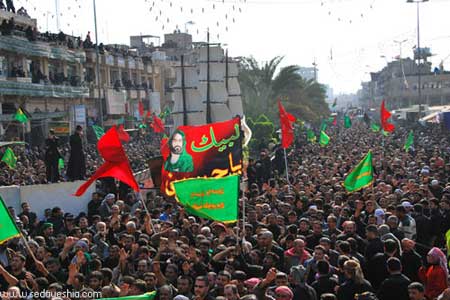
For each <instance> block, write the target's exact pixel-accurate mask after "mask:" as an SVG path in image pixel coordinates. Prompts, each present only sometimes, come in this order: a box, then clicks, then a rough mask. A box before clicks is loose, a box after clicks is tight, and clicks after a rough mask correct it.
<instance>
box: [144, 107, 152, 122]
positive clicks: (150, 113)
mask: <svg viewBox="0 0 450 300" xmlns="http://www.w3.org/2000/svg"><path fill="white" fill-rule="evenodd" d="M151 117H152V111H151V110H150V109H149V110H148V111H147V116H146V117H145V118H146V119H149V120H150V118H151Z"/></svg>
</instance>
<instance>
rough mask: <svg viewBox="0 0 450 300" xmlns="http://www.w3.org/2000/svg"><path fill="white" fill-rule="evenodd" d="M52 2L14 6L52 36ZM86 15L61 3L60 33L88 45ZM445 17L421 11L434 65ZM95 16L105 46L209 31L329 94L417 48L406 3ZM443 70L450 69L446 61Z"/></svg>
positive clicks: (174, 0) (110, 3) (133, 7)
mask: <svg viewBox="0 0 450 300" xmlns="http://www.w3.org/2000/svg"><path fill="white" fill-rule="evenodd" d="M56 1H57V0H20V1H18V0H15V5H16V8H19V7H21V6H25V8H27V10H28V12H29V14H30V15H31V16H32V17H36V18H38V23H39V26H40V27H41V28H40V30H41V31H45V30H47V28H48V29H49V30H51V31H56V28H57V24H56V17H55V16H56V13H55V11H56V10H55V4H56ZM92 8H93V5H92V1H91V0H59V14H60V17H59V21H60V28H61V29H62V30H63V31H64V32H67V33H69V34H72V33H73V34H75V35H83V37H84V36H85V35H86V33H87V31H89V30H90V31H92V38H93V39H94V34H93V31H94V30H93V29H94V26H93V24H94V22H93V9H92ZM449 12H450V0H430V1H429V2H426V3H423V4H421V5H420V16H421V18H420V21H421V22H420V27H421V29H420V33H421V46H422V47H424V46H428V47H431V48H432V52H433V53H434V54H435V56H434V57H432V59H431V61H432V62H433V64H434V65H438V64H439V62H440V61H441V60H442V59H444V58H445V57H447V56H449V55H450V18H449V17H448V14H449ZM97 17H98V27H99V40H100V41H102V42H104V43H122V44H129V36H130V35H139V34H152V35H159V36H161V38H162V37H163V33H167V32H171V31H173V30H174V29H175V28H176V27H177V26H178V28H179V29H180V30H182V31H184V30H185V29H187V30H188V31H189V32H190V33H192V34H193V35H194V40H196V41H200V40H205V39H206V30H207V28H208V27H209V28H210V32H211V39H212V41H214V42H217V41H220V42H222V43H226V44H227V45H228V46H227V47H228V48H229V51H230V54H231V55H233V56H249V55H253V56H254V57H255V58H256V59H257V60H258V61H266V60H269V59H271V58H272V57H274V56H277V55H284V56H285V59H284V61H283V65H289V64H297V65H301V66H312V63H313V62H314V59H315V60H316V63H317V65H318V69H319V81H320V82H322V83H327V84H329V85H331V86H332V87H333V89H334V91H335V93H340V92H356V90H357V89H358V88H359V87H360V83H361V81H364V80H368V79H369V74H368V72H373V71H377V70H379V69H380V68H382V67H383V65H385V64H386V60H387V61H390V60H392V59H394V57H395V56H397V55H398V54H399V51H400V47H399V45H398V44H396V43H395V42H394V40H399V41H400V40H404V39H407V41H406V42H405V43H403V46H402V51H403V53H402V55H403V57H406V56H411V55H412V47H414V46H415V45H416V43H417V30H416V24H417V23H416V5H415V4H410V3H406V0H323V1H321V0H247V1H244V0H128V1H123V0H122V1H119V0H97ZM233 19H234V22H233ZM189 21H193V22H195V24H194V25H185V24H186V23H187V22H189ZM47 26H48V27H47ZM197 32H198V33H197ZM217 35H219V37H217ZM161 42H162V39H161ZM381 56H384V58H383V57H381ZM444 65H445V66H446V67H447V68H448V69H450V57H449V58H448V59H447V60H446V61H445V63H444Z"/></svg>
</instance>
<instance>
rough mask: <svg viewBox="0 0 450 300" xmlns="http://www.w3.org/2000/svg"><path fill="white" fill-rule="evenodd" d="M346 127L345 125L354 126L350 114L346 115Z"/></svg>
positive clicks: (347, 126)
mask: <svg viewBox="0 0 450 300" xmlns="http://www.w3.org/2000/svg"><path fill="white" fill-rule="evenodd" d="M344 127H345V128H350V127H352V120H351V119H350V117H349V116H345V117H344Z"/></svg>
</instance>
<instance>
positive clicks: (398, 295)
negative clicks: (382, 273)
mask: <svg viewBox="0 0 450 300" xmlns="http://www.w3.org/2000/svg"><path fill="white" fill-rule="evenodd" d="M410 283H411V280H409V278H408V277H406V276H405V275H403V274H394V275H390V276H389V277H388V278H386V279H385V280H384V281H383V282H382V283H381V286H380V288H379V289H378V294H377V295H378V298H380V300H408V299H409V296H408V285H409V284H410Z"/></svg>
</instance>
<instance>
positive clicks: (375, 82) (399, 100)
mask: <svg viewBox="0 0 450 300" xmlns="http://www.w3.org/2000/svg"><path fill="white" fill-rule="evenodd" d="M420 67H421V70H420V73H421V88H422V89H421V99H420V102H421V103H420V104H422V105H428V106H436V105H445V104H450V72H447V71H445V70H444V69H443V68H440V69H438V68H435V69H434V70H432V67H431V63H429V62H425V63H423V64H421V66H420ZM417 73H418V67H417V63H416V62H415V61H413V60H412V59H410V58H406V59H402V60H396V61H393V62H390V63H388V65H387V66H386V67H384V68H383V69H382V70H381V71H379V72H374V73H371V81H369V82H364V83H362V89H361V90H360V91H359V93H358V96H359V100H360V102H361V103H362V104H363V105H364V106H366V107H372V108H377V107H379V104H380V103H381V101H382V100H383V99H385V100H386V101H387V102H388V103H389V107H391V108H393V109H397V108H405V107H411V106H412V105H417V104H419V93H418V75H417Z"/></svg>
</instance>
